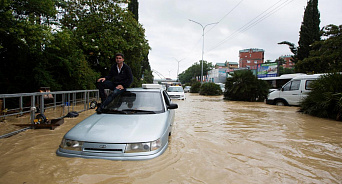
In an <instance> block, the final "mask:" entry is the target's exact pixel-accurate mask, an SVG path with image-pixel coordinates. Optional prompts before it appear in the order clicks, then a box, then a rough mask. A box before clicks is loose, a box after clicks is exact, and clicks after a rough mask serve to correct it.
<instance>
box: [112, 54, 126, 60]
mask: <svg viewBox="0 0 342 184" xmlns="http://www.w3.org/2000/svg"><path fill="white" fill-rule="evenodd" d="M116 56H121V57H122V58H124V59H125V56H124V55H123V54H122V53H116V54H115V57H114V58H116Z"/></svg>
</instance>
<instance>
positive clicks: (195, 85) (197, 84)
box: [190, 79, 201, 93]
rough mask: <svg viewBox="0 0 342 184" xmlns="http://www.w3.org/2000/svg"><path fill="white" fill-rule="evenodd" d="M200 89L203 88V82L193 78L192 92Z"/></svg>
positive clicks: (197, 91)
mask: <svg viewBox="0 0 342 184" xmlns="http://www.w3.org/2000/svg"><path fill="white" fill-rule="evenodd" d="M200 90H201V82H198V81H196V79H192V80H191V88H190V93H199V92H200Z"/></svg>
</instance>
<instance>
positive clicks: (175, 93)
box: [167, 92, 184, 95]
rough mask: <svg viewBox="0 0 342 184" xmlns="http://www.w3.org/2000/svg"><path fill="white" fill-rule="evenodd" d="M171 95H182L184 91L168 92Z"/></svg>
mask: <svg viewBox="0 0 342 184" xmlns="http://www.w3.org/2000/svg"><path fill="white" fill-rule="evenodd" d="M167 94H169V95H182V94H184V92H167Z"/></svg>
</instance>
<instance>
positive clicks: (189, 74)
mask: <svg viewBox="0 0 342 184" xmlns="http://www.w3.org/2000/svg"><path fill="white" fill-rule="evenodd" d="M213 68H214V67H213V64H212V63H208V62H207V61H203V75H206V74H207V73H208V71H210V70H211V69H213ZM201 69H202V66H201V61H200V62H199V63H198V62H196V63H194V64H193V65H192V66H190V67H189V68H188V69H186V70H185V71H183V72H182V73H180V74H179V80H180V81H181V83H182V84H184V83H187V82H191V79H194V78H195V77H196V76H201Z"/></svg>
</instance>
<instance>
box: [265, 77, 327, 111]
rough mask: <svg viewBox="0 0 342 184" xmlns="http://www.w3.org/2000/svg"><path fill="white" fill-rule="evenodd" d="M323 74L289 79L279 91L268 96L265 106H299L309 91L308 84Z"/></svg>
mask: <svg viewBox="0 0 342 184" xmlns="http://www.w3.org/2000/svg"><path fill="white" fill-rule="evenodd" d="M322 75H323V74H313V75H300V76H298V77H295V78H293V79H291V80H290V81H289V82H287V83H286V84H284V85H283V87H281V88H280V89H277V90H276V91H273V92H271V93H269V94H268V97H267V99H266V103H267V104H271V105H299V104H300V102H301V101H302V100H303V99H304V98H305V97H306V96H307V95H308V92H310V91H311V88H310V83H311V82H313V81H314V80H316V79H318V78H319V77H320V76H322Z"/></svg>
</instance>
